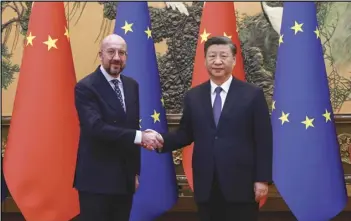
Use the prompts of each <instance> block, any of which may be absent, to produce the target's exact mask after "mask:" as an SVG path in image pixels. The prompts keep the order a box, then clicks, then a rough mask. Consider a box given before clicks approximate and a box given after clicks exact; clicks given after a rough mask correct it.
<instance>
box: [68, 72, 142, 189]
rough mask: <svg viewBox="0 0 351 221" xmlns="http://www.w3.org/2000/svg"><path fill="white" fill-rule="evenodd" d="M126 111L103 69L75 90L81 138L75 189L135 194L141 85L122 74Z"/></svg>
mask: <svg viewBox="0 0 351 221" xmlns="http://www.w3.org/2000/svg"><path fill="white" fill-rule="evenodd" d="M121 81H122V83H123V91H124V95H125V103H126V109H127V112H126V113H125V112H124V110H123V108H122V106H121V104H120V103H119V100H118V98H117V95H116V93H115V92H114V90H113V89H112V87H111V85H110V84H109V82H108V81H107V80H106V78H105V77H104V75H103V74H102V73H101V71H100V69H99V68H98V69H96V71H95V72H93V73H91V74H90V75H88V76H87V77H85V78H84V79H82V80H80V81H79V82H78V83H77V85H76V87H75V102H76V109H77V111H78V115H79V121H80V139H79V149H78V157H77V166H76V173H75V179H74V187H75V188H76V189H78V190H80V191H87V192H93V193H104V194H125V193H134V191H135V175H136V174H139V170H140V147H138V146H137V145H135V144H134V139H135V134H136V130H138V129H139V86H138V83H137V82H136V81H135V80H133V79H132V78H129V77H126V76H123V75H121Z"/></svg>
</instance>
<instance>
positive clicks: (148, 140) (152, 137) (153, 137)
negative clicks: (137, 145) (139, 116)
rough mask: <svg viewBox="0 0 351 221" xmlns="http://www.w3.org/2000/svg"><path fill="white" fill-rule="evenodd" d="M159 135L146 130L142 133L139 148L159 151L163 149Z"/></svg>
mask: <svg viewBox="0 0 351 221" xmlns="http://www.w3.org/2000/svg"><path fill="white" fill-rule="evenodd" d="M163 142H164V141H163V138H162V136H161V134H159V133H157V132H156V131H154V130H151V129H147V130H145V131H142V138H141V146H142V147H144V148H146V149H148V150H161V149H162V147H163Z"/></svg>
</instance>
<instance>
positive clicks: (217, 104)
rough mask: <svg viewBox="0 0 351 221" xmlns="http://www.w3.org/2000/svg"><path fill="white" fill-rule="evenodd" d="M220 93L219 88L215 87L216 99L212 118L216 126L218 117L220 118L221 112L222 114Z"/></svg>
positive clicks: (220, 89)
mask: <svg viewBox="0 0 351 221" xmlns="http://www.w3.org/2000/svg"><path fill="white" fill-rule="evenodd" d="M221 91H222V88H221V87H217V88H216V89H215V92H216V97H215V100H214V102H213V117H214V120H215V123H216V126H217V125H218V121H219V117H220V116H221V112H222V99H221V96H220V94H221Z"/></svg>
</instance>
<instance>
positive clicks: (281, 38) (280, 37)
mask: <svg viewBox="0 0 351 221" xmlns="http://www.w3.org/2000/svg"><path fill="white" fill-rule="evenodd" d="M283 37H284V35H280V36H279V46H280V44H281V43H284V41H283Z"/></svg>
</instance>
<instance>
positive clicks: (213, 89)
mask: <svg viewBox="0 0 351 221" xmlns="http://www.w3.org/2000/svg"><path fill="white" fill-rule="evenodd" d="M232 80H233V76H232V75H230V77H229V78H228V80H226V81H225V82H224V83H223V84H222V85H217V84H215V83H214V82H213V81H212V80H210V82H211V94H213V93H215V89H216V88H217V87H218V86H220V87H221V88H222V90H223V91H224V92H225V93H228V91H229V87H230V84H231V83H232Z"/></svg>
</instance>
